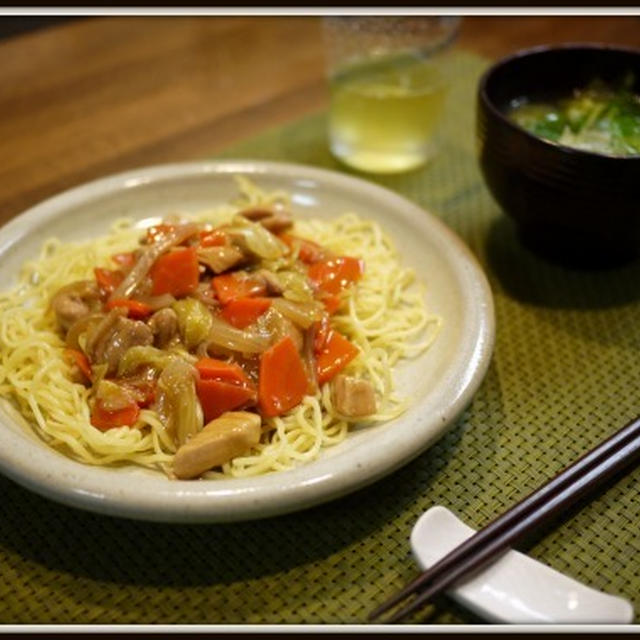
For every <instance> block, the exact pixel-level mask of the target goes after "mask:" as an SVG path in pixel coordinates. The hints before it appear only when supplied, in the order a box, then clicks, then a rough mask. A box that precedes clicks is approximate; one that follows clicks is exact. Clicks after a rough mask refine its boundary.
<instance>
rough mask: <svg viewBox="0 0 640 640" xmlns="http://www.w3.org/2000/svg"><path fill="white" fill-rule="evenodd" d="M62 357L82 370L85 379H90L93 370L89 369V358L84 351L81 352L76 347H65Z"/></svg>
mask: <svg viewBox="0 0 640 640" xmlns="http://www.w3.org/2000/svg"><path fill="white" fill-rule="evenodd" d="M64 357H65V360H66V361H67V362H69V363H70V364H75V365H76V366H77V367H78V369H80V371H82V373H83V374H84V376H85V377H86V378H87V380H91V378H92V376H93V371H92V370H91V365H90V364H89V359H88V358H87V356H86V355H85V354H84V353H82V351H78V350H77V349H71V348H67V349H65V350H64Z"/></svg>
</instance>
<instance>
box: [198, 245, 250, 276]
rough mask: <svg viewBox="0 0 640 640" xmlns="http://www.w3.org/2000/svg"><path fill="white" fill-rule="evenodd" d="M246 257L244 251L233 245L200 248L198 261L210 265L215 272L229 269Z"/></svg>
mask: <svg viewBox="0 0 640 640" xmlns="http://www.w3.org/2000/svg"><path fill="white" fill-rule="evenodd" d="M245 259H246V256H245V255H244V253H242V251H241V250H240V249H239V248H238V247H234V246H233V245H229V246H222V247H206V248H204V249H198V262H200V263H202V264H204V265H206V266H207V267H209V269H211V271H213V272H214V273H222V272H223V271H227V269H231V267H235V266H236V265H238V264H240V263H241V262H243V261H244V260H245Z"/></svg>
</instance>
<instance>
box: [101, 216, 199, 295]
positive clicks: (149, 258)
mask: <svg viewBox="0 0 640 640" xmlns="http://www.w3.org/2000/svg"><path fill="white" fill-rule="evenodd" d="M196 233H198V225H197V224H195V222H188V223H186V224H180V225H177V226H176V227H174V228H173V229H172V230H171V231H169V232H167V233H166V234H165V235H163V237H162V239H160V240H159V241H158V242H154V243H153V244H150V245H149V246H148V247H146V248H145V249H144V250H143V251H142V253H141V255H140V257H139V258H138V261H137V262H136V263H135V265H134V266H133V268H132V269H131V271H129V273H128V274H127V275H126V276H125V278H124V280H123V281H122V282H121V283H120V285H118V287H116V289H115V290H114V291H113V293H112V294H111V296H110V297H109V299H110V300H115V299H116V298H128V297H129V296H130V295H131V294H132V292H133V291H134V289H135V288H136V287H137V286H138V285H139V284H140V282H142V279H143V278H144V277H145V276H146V275H147V273H149V270H150V269H151V267H152V265H153V263H154V262H155V261H156V260H157V259H158V258H159V257H160V256H161V255H162V254H163V253H165V252H167V251H169V249H171V247H173V246H175V245H178V244H180V243H182V242H184V241H185V240H186V239H187V238H190V237H191V236H192V235H195V234H196Z"/></svg>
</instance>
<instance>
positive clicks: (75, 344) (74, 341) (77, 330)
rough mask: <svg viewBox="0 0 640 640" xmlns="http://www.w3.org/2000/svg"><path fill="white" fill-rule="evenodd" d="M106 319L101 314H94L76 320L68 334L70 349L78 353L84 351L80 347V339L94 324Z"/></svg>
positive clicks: (67, 341)
mask: <svg viewBox="0 0 640 640" xmlns="http://www.w3.org/2000/svg"><path fill="white" fill-rule="evenodd" d="M102 318H104V315H103V314H101V313H92V314H90V315H88V316H84V317H82V318H80V319H79V320H76V321H75V322H74V323H73V324H72V325H71V326H70V327H69V331H68V332H67V337H66V343H67V346H68V347H71V349H77V350H78V351H82V347H81V346H80V342H79V341H78V339H79V338H80V336H81V335H82V334H83V333H84V332H85V331H87V329H88V328H89V327H90V326H91V324H92V323H94V322H99V321H100V320H102Z"/></svg>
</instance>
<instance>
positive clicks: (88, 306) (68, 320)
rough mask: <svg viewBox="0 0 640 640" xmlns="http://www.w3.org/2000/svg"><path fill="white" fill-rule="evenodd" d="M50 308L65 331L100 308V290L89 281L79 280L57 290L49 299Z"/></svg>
mask: <svg viewBox="0 0 640 640" xmlns="http://www.w3.org/2000/svg"><path fill="white" fill-rule="evenodd" d="M51 308H52V309H53V311H54V312H55V314H56V317H57V319H58V323H59V324H60V326H61V327H62V328H63V329H64V330H65V331H68V329H69V327H70V326H71V325H72V324H73V323H74V322H77V321H78V320H80V319H81V318H83V317H85V316H88V315H89V314H90V313H92V312H94V311H96V310H98V309H99V308H100V290H99V289H98V285H97V284H96V283H95V282H92V281H91V280H79V281H77V282H72V283H71V284H69V285H67V286H66V287H62V288H61V289H59V290H58V291H57V292H56V294H55V295H54V296H53V298H52V299H51Z"/></svg>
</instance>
